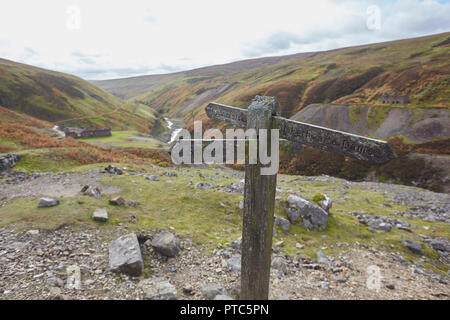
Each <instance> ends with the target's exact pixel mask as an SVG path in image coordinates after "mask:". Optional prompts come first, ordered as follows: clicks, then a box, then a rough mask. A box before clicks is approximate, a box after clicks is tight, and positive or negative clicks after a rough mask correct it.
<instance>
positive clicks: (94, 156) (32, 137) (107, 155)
mask: <svg viewBox="0 0 450 320" xmlns="http://www.w3.org/2000/svg"><path fill="white" fill-rule="evenodd" d="M51 127H53V124H51V123H49V122H46V121H41V120H38V119H35V118H33V117H30V116H27V115H23V114H19V113H16V112H14V111H11V110H8V109H6V108H2V107H0V139H1V140H0V142H1V143H0V152H9V151H15V150H20V149H52V152H51V155H50V157H51V159H52V160H53V162H57V161H69V162H70V163H71V164H72V165H86V164H93V163H106V162H129V161H134V162H142V161H149V162H152V163H156V164H159V165H161V166H170V161H169V158H168V155H167V154H165V153H164V152H163V151H160V150H142V151H139V149H127V150H124V151H116V150H110V149H104V148H101V147H98V146H94V145H91V144H89V143H85V142H81V141H78V140H75V139H73V138H70V137H66V138H64V139H55V138H53V137H50V136H48V135H46V134H44V133H42V132H39V131H37V130H36V129H35V128H40V129H44V128H51Z"/></svg>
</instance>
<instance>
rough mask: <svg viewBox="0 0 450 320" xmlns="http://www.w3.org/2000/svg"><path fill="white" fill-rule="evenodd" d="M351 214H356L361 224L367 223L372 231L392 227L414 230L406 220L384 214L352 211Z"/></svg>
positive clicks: (375, 231) (380, 230)
mask: <svg viewBox="0 0 450 320" xmlns="http://www.w3.org/2000/svg"><path fill="white" fill-rule="evenodd" d="M350 214H351V215H353V216H355V217H356V218H357V219H358V222H359V223H360V224H363V225H367V226H368V228H367V230H369V231H370V232H372V233H381V232H389V231H391V230H392V228H396V229H399V230H404V231H408V232H412V231H411V230H410V229H409V228H407V227H409V226H410V224H409V222H406V221H402V220H399V219H395V218H389V217H387V216H382V215H371V214H365V213H364V212H350Z"/></svg>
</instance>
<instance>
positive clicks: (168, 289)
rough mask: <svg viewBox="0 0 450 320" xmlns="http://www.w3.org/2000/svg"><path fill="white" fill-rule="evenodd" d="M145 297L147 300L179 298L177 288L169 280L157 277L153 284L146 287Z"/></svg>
mask: <svg viewBox="0 0 450 320" xmlns="http://www.w3.org/2000/svg"><path fill="white" fill-rule="evenodd" d="M144 298H145V299H146V300H177V299H178V293H177V289H176V288H175V286H174V285H173V284H171V283H170V282H169V281H167V280H163V279H159V278H158V279H156V280H154V281H153V284H152V285H149V286H146V288H145V289H144Z"/></svg>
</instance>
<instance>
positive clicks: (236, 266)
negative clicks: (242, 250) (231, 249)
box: [227, 253, 241, 274]
mask: <svg viewBox="0 0 450 320" xmlns="http://www.w3.org/2000/svg"><path fill="white" fill-rule="evenodd" d="M227 266H228V267H230V268H231V270H232V271H233V272H234V273H238V274H239V273H241V255H240V254H239V253H237V254H233V255H232V256H231V258H230V259H228V260H227Z"/></svg>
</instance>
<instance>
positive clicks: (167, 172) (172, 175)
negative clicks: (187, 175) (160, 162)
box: [165, 171, 178, 177]
mask: <svg viewBox="0 0 450 320" xmlns="http://www.w3.org/2000/svg"><path fill="white" fill-rule="evenodd" d="M165 175H166V176H168V177H177V176H178V175H177V174H176V173H175V172H172V171H166V173H165Z"/></svg>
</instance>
